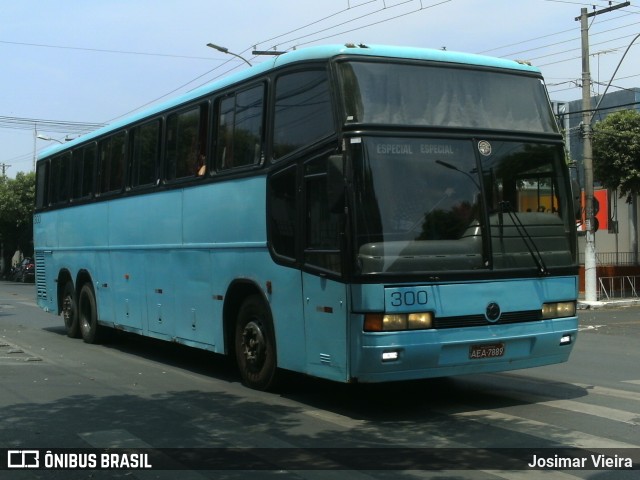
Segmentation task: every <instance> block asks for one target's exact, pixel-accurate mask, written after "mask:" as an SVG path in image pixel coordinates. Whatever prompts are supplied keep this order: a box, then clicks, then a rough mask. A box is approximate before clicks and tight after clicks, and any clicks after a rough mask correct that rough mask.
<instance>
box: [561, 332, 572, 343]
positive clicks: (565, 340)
mask: <svg viewBox="0 0 640 480" xmlns="http://www.w3.org/2000/svg"><path fill="white" fill-rule="evenodd" d="M569 344H571V335H569V334H568V333H567V334H564V335H562V337H561V338H560V345H569Z"/></svg>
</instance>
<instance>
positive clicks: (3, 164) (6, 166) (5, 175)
mask: <svg viewBox="0 0 640 480" xmlns="http://www.w3.org/2000/svg"><path fill="white" fill-rule="evenodd" d="M10 166H11V165H7V164H6V163H0V168H1V169H2V178H6V177H7V168H9V167H10Z"/></svg>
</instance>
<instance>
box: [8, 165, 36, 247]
mask: <svg viewBox="0 0 640 480" xmlns="http://www.w3.org/2000/svg"><path fill="white" fill-rule="evenodd" d="M35 190H36V176H35V174H34V173H33V172H30V173H18V174H17V175H16V178H15V179H11V178H0V240H1V241H2V243H3V245H4V253H5V256H7V255H8V256H9V257H11V255H12V254H13V252H14V251H15V249H16V248H17V247H20V248H21V249H22V250H23V251H24V252H25V254H31V253H32V249H33V245H32V238H33V205H34V200H35Z"/></svg>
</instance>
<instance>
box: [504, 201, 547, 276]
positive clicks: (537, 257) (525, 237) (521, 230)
mask: <svg viewBox="0 0 640 480" xmlns="http://www.w3.org/2000/svg"><path fill="white" fill-rule="evenodd" d="M504 212H506V213H507V214H508V215H509V218H510V219H511V221H512V222H513V225H514V226H515V227H516V231H517V232H518V235H520V238H522V241H523V242H524V244H525V246H526V247H527V250H528V251H529V254H530V255H531V258H532V259H533V262H534V263H535V264H536V267H538V273H539V274H540V275H549V271H548V270H547V265H546V264H545V263H544V259H543V258H542V255H541V254H540V251H539V250H538V247H537V246H536V242H534V241H533V238H532V237H531V235H529V232H528V231H527V229H526V228H525V226H524V224H523V223H522V221H521V220H520V217H519V216H518V214H517V213H516V212H515V210H514V209H513V208H512V207H511V204H510V203H509V202H507V201H504V202H500V232H501V235H502V214H503V213H504Z"/></svg>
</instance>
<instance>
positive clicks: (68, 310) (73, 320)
mask: <svg viewBox="0 0 640 480" xmlns="http://www.w3.org/2000/svg"><path fill="white" fill-rule="evenodd" d="M62 318H64V326H65V329H66V330H67V336H68V337H70V338H78V337H79V336H80V324H79V323H80V322H78V300H77V299H76V289H75V288H73V282H72V281H70V280H69V281H68V282H67V283H66V284H65V286H64V291H63V293H62Z"/></svg>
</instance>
